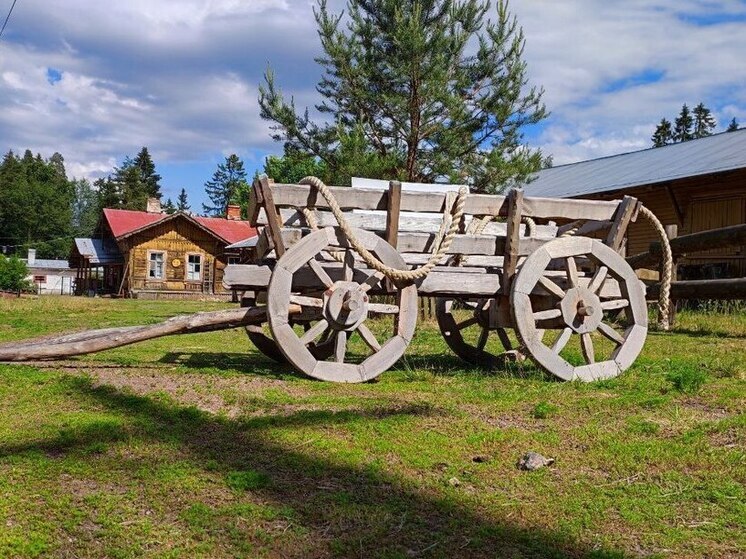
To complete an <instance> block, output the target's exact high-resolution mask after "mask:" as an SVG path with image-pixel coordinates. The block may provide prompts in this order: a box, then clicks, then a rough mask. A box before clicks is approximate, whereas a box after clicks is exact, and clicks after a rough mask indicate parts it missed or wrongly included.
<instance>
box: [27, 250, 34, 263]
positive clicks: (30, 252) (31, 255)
mask: <svg viewBox="0 0 746 559" xmlns="http://www.w3.org/2000/svg"><path fill="white" fill-rule="evenodd" d="M26 264H28V265H29V266H33V265H34V264H36V249H35V248H30V249H28V258H27V259H26Z"/></svg>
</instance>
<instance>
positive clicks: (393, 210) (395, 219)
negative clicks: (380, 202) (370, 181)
mask: <svg viewBox="0 0 746 559" xmlns="http://www.w3.org/2000/svg"><path fill="white" fill-rule="evenodd" d="M400 213H401V183H400V182H399V181H391V182H389V203H388V211H387V212H386V241H387V242H388V243H389V244H390V245H391V246H392V247H394V248H396V244H397V242H398V240H399V214H400Z"/></svg>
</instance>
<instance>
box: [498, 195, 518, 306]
mask: <svg viewBox="0 0 746 559" xmlns="http://www.w3.org/2000/svg"><path fill="white" fill-rule="evenodd" d="M506 202H507V204H508V217H507V223H508V227H507V232H506V238H505V250H504V252H503V256H504V258H505V259H504V261H503V276H502V294H503V296H504V297H508V296H509V295H510V284H511V281H512V280H513V276H514V275H515V271H516V268H517V267H518V254H519V251H518V244H519V242H520V234H521V210H522V208H523V191H522V190H517V189H514V190H511V191H510V193H509V194H508V197H507V200H506Z"/></svg>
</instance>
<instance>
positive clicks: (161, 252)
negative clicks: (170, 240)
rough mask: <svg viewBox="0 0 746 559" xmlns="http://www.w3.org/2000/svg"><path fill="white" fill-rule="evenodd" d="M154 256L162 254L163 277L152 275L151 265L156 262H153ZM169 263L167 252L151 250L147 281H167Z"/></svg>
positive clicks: (149, 252)
mask: <svg viewBox="0 0 746 559" xmlns="http://www.w3.org/2000/svg"><path fill="white" fill-rule="evenodd" d="M154 254H160V255H161V257H162V258H163V260H162V261H161V277H154V276H151V275H150V271H151V269H152V268H151V264H152V263H153V262H155V260H152V255H154ZM167 262H168V254H167V251H165V250H149V251H148V276H147V279H146V281H160V282H163V281H166V263H167Z"/></svg>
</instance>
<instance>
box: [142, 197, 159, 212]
mask: <svg viewBox="0 0 746 559" xmlns="http://www.w3.org/2000/svg"><path fill="white" fill-rule="evenodd" d="M146 211H147V212H148V213H149V214H159V213H161V200H160V199H159V198H148V205H147V208H146Z"/></svg>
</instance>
